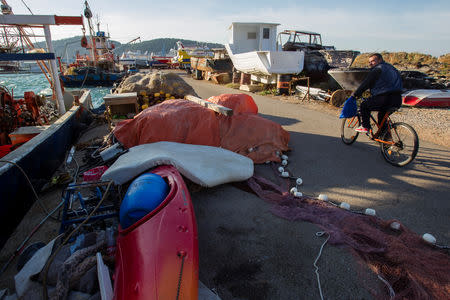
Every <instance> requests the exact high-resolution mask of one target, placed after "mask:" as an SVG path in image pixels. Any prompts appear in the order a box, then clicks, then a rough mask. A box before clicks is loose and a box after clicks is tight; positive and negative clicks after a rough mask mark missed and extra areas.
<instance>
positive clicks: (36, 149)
mask: <svg viewBox="0 0 450 300" xmlns="http://www.w3.org/2000/svg"><path fill="white" fill-rule="evenodd" d="M88 96H89V97H90V95H88ZM82 98H83V97H82ZM82 100H83V99H82ZM80 109H81V107H80V106H77V107H73V108H72V109H71V110H69V111H68V112H66V114H64V115H63V116H62V117H60V118H59V119H58V120H57V121H56V122H55V123H54V124H52V125H51V126H50V127H49V128H48V129H46V130H45V131H44V132H42V133H41V134H39V135H38V136H36V137H34V138H33V139H32V140H30V141H29V142H27V143H25V144H24V145H22V146H21V147H19V148H18V149H16V150H15V151H13V152H11V153H9V154H8V155H6V156H4V157H3V158H1V159H0V160H7V161H12V162H14V163H16V164H17V165H19V166H20V167H21V168H22V169H23V170H24V171H25V173H26V174H27V176H28V177H29V178H30V180H31V182H32V184H33V186H34V188H35V190H36V191H39V190H40V188H41V187H42V186H43V185H44V184H45V183H46V182H47V181H48V179H49V178H50V177H51V176H52V175H53V173H54V172H55V171H56V169H57V168H58V167H59V166H60V164H61V163H62V162H63V161H64V159H65V156H66V154H67V151H68V149H69V148H70V147H71V145H72V144H73V142H74V141H75V139H76V137H77V136H78V134H79V133H80V131H81V128H82V127H81V124H82V123H83V122H88V119H89V118H88V115H87V112H86V111H85V112H84V113H81V114H79V113H77V112H78V111H79V110H80ZM0 191H1V192H0V228H1V229H0V248H2V247H3V245H4V243H5V242H6V240H7V239H8V238H9V236H10V235H11V233H12V232H13V230H14V229H15V227H16V226H17V225H18V224H19V222H20V221H21V220H22V218H23V216H24V215H25V213H26V212H27V211H28V209H29V208H30V207H31V205H32V204H33V203H34V202H35V201H36V198H35V196H34V194H33V192H32V190H31V188H30V186H29V184H28V182H27V180H26V178H25V177H24V175H23V174H22V172H20V170H19V169H18V168H17V167H16V166H14V165H12V164H10V163H4V162H0Z"/></svg>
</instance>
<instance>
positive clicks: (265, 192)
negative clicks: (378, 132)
mask: <svg viewBox="0 0 450 300" xmlns="http://www.w3.org/2000/svg"><path fill="white" fill-rule="evenodd" d="M247 184H248V186H249V187H250V189H251V190H252V191H253V192H254V193H256V194H257V195H258V196H259V197H260V198H262V199H264V200H266V201H268V202H270V203H273V204H274V206H273V208H272V212H273V213H274V214H275V215H277V216H279V217H282V218H285V219H288V220H291V221H307V222H311V223H314V224H316V225H318V226H319V227H321V228H322V229H323V230H324V231H326V232H328V233H329V235H330V239H329V243H331V244H334V245H338V246H345V247H347V248H348V249H350V250H351V252H352V253H353V254H354V255H355V256H356V257H358V258H359V259H361V260H362V261H364V262H365V263H366V264H367V265H368V266H369V268H370V269H371V270H372V271H373V272H375V273H376V274H378V275H379V276H381V277H382V278H384V280H386V281H387V282H388V283H389V285H390V286H391V287H392V289H393V292H395V296H394V295H391V299H409V300H412V299H417V300H419V299H450V272H449V270H450V260H449V257H448V254H447V253H445V252H444V250H441V249H438V248H435V247H433V246H430V245H428V244H426V243H425V242H424V241H423V240H422V239H421V237H420V236H418V235H417V234H416V233H414V232H412V231H410V230H409V229H408V228H406V227H405V226H403V225H401V227H400V230H398V231H397V230H393V229H391V228H390V224H391V223H392V222H393V220H388V221H384V220H381V219H380V218H378V217H375V216H368V215H361V214H355V213H352V212H350V211H346V210H344V209H340V208H337V207H335V206H334V205H332V204H331V203H328V202H324V201H320V200H316V199H312V198H309V197H300V198H296V197H294V196H292V195H290V194H289V192H288V184H286V183H283V184H282V186H278V185H276V184H274V183H273V182H271V181H269V180H266V179H264V178H261V177H258V176H253V177H252V178H250V179H249V180H248V181H247ZM397 222H398V221H397ZM375 296H377V297H378V298H389V296H388V295H387V294H383V295H375Z"/></svg>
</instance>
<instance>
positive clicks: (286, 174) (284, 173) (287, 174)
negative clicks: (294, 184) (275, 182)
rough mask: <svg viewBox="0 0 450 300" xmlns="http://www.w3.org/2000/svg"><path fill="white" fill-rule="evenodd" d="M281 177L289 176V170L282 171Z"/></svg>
mask: <svg viewBox="0 0 450 300" xmlns="http://www.w3.org/2000/svg"><path fill="white" fill-rule="evenodd" d="M281 177H289V172H282V173H281Z"/></svg>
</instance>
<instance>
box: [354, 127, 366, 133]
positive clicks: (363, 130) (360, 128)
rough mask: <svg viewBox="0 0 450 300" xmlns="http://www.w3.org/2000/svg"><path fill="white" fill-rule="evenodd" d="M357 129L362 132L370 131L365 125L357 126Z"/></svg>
mask: <svg viewBox="0 0 450 300" xmlns="http://www.w3.org/2000/svg"><path fill="white" fill-rule="evenodd" d="M355 131H358V132H362V133H368V132H369V129H367V128H365V127H363V126H359V127H356V128H355Z"/></svg>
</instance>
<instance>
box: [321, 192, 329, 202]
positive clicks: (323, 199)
mask: <svg viewBox="0 0 450 300" xmlns="http://www.w3.org/2000/svg"><path fill="white" fill-rule="evenodd" d="M319 200H322V201H328V196H327V195H325V194H320V195H319Z"/></svg>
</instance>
